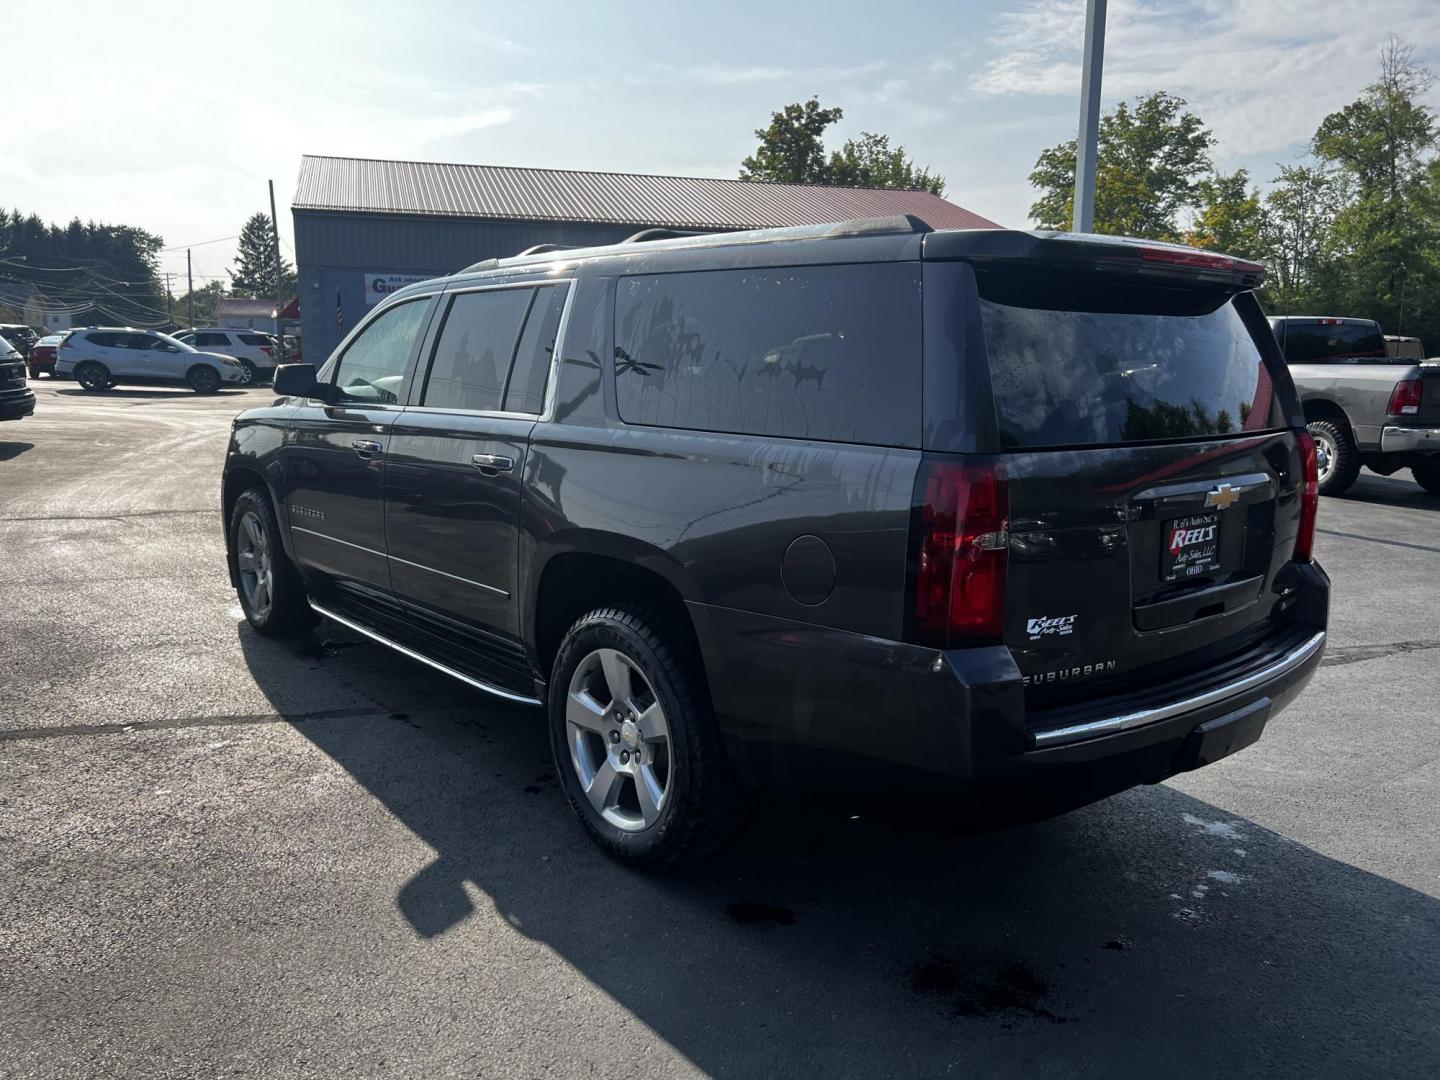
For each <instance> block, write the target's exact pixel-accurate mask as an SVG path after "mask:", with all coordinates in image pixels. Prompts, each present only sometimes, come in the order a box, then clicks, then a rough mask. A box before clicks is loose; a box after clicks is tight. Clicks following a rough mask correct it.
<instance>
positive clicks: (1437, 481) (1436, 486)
mask: <svg viewBox="0 0 1440 1080" xmlns="http://www.w3.org/2000/svg"><path fill="white" fill-rule="evenodd" d="M1410 475H1411V476H1413V477H1415V482H1416V483H1417V484H1419V485H1420V486H1421V487H1422V488H1424V489H1425V490H1426V491H1427V492H1428V493H1429V494H1431V495H1440V461H1432V462H1430V464H1428V465H1412V466H1410Z"/></svg>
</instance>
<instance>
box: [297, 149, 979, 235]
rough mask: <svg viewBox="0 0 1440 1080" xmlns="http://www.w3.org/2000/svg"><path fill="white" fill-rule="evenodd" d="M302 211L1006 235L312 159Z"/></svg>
mask: <svg viewBox="0 0 1440 1080" xmlns="http://www.w3.org/2000/svg"><path fill="white" fill-rule="evenodd" d="M293 208H294V209H296V210H343V211H354V212H360V213H377V214H422V215H427V216H455V217H484V218H512V219H520V220H528V221H568V222H585V223H592V224H613V225H661V226H668V227H670V228H681V229H684V228H690V229H769V228H780V227H784V226H787V225H823V224H827V223H829V222H834V221H846V220H849V219H851V218H865V217H886V216H889V215H891V214H914V215H915V216H916V217H918V218H921V219H922V220H924V221H925V222H926V223H927V224H929V225H930V227H931V228H934V229H994V228H998V227H999V226H998V225H996V224H995V222H993V221H989V220H987V219H986V218H983V217H981V216H980V215H979V214H976V213H973V212H971V211H969V210H966V209H964V208H963V207H960V206H956V205H955V204H954V203H952V202H950V201H949V200H947V199H944V198H942V197H941V196H939V195H932V194H931V193H929V192H928V191H895V190H891V189H883V188H844V187H821V186H816V185H808V184H762V183H756V182H754V181H750V180H722V179H716V178H713V177H701V176H649V175H643V174H638V173H610V172H576V171H571V170H568V169H520V168H513V167H510V166H503V165H443V164H438V163H435V162H427V161H376V160H372V159H368V158H340V157H321V156H316V155H312V154H307V155H305V156H304V157H303V158H302V159H301V162H300V180H299V183H298V184H297V185H296V189H295V199H294V203H293Z"/></svg>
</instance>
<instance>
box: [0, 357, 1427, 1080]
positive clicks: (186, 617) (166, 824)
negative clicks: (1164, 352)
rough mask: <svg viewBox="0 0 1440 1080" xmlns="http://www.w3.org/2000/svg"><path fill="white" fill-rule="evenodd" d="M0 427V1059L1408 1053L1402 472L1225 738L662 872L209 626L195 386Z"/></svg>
mask: <svg viewBox="0 0 1440 1080" xmlns="http://www.w3.org/2000/svg"><path fill="white" fill-rule="evenodd" d="M37 393H38V396H39V399H40V400H39V406H38V409H37V412H36V415H35V416H34V417H33V418H31V419H28V420H25V421H22V422H20V423H14V424H5V425H3V426H0V676H3V679H0V812H3V814H0V911H3V912H4V917H3V919H0V1076H3V1077H32V1076H33V1077H41V1076H116V1077H119V1076H136V1075H145V1076H150V1077H171V1076H174V1077H180V1076H202V1075H203V1076H213V1075H220V1074H224V1075H235V1076H264V1077H288V1076H336V1075H350V1074H361V1075H385V1076H416V1077H421V1076H423V1077H435V1076H480V1075H485V1076H506V1077H509V1076H516V1077H531V1076H552V1075H553V1076H571V1075H598V1076H622V1075H623V1076H629V1077H650V1076H654V1077H672V1076H685V1075H706V1074H708V1075H714V1076H720V1077H736V1078H739V1077H747V1078H748V1077H765V1076H825V1077H838V1076H866V1077H870V1076H875V1077H879V1076H899V1077H910V1076H944V1075H957V1076H997V1077H998V1076H1026V1077H1044V1076H1057V1077H1059V1076H1078V1075H1088V1076H1106V1077H1113V1076H1137V1077H1139V1076H1143V1077H1147V1078H1153V1077H1163V1076H1192V1077H1193V1076H1212V1075H1213V1076H1220V1075H1225V1076H1235V1075H1261V1074H1263V1075H1268V1076H1297V1077H1299V1076H1304V1077H1316V1076H1334V1077H1352V1076H1358V1075H1368V1076H1388V1077H1402V1076H1414V1077H1427V1078H1428V1077H1434V1076H1436V1075H1440V1020H1437V1017H1440V825H1437V818H1440V604H1437V599H1440V585H1437V580H1440V573H1437V571H1440V539H1437V536H1440V532H1437V529H1436V526H1437V525H1440V500H1437V499H1432V498H1428V497H1427V496H1425V495H1424V494H1423V493H1422V492H1421V491H1420V489H1419V488H1418V487H1417V486H1416V485H1414V484H1413V483H1411V482H1410V480H1409V478H1408V474H1401V475H1400V476H1397V477H1395V478H1389V479H1387V478H1381V477H1376V476H1370V475H1366V476H1365V477H1364V478H1362V480H1361V482H1360V483H1359V484H1358V485H1357V486H1356V488H1355V489H1354V490H1353V491H1352V493H1351V495H1350V496H1349V497H1347V498H1345V499H1343V500H1334V499H1331V500H1325V501H1324V502H1323V504H1322V507H1321V517H1320V536H1319V540H1318V556H1319V558H1320V560H1321V561H1322V563H1323V564H1324V566H1325V568H1326V569H1327V570H1328V571H1329V573H1330V574H1331V576H1332V578H1333V579H1334V583H1335V593H1334V596H1335V603H1334V608H1333V610H1332V624H1331V626H1332V635H1331V645H1330V651H1329V654H1328V656H1327V658H1326V662H1325V666H1324V667H1323V668H1322V669H1321V670H1320V672H1319V673H1318V674H1317V676H1316V678H1315V679H1314V681H1313V682H1312V683H1311V685H1310V688H1309V690H1308V691H1307V692H1306V694H1305V695H1304V696H1303V697H1302V698H1301V700H1300V701H1299V703H1298V704H1297V705H1296V706H1295V707H1293V708H1292V709H1290V710H1289V711H1288V712H1286V713H1284V714H1282V715H1281V716H1280V717H1279V718H1277V719H1276V720H1275V721H1274V722H1273V723H1272V724H1271V726H1270V728H1269V730H1268V732H1267V734H1266V737H1265V738H1264V739H1263V740H1262V741H1261V742H1260V743H1259V744H1258V745H1256V746H1254V747H1252V748H1250V749H1248V750H1246V751H1245V752H1243V753H1241V754H1239V755H1237V756H1235V757H1232V758H1229V759H1226V760H1225V761H1223V762H1221V763H1219V764H1218V765H1216V766H1214V767H1212V768H1210V769H1207V770H1203V771H1201V772H1198V773H1194V774H1190V775H1187V776H1185V777H1182V778H1179V779H1177V780H1175V781H1173V782H1170V783H1167V784H1164V785H1160V786H1156V787H1148V788H1143V789H1138V790H1135V791H1131V792H1128V793H1126V794H1124V795H1122V796H1119V797H1117V798H1114V799H1112V800H1109V801H1108V802H1106V803H1103V804H1101V805H1098V806H1093V807H1089V808H1086V809H1084V810H1081V811H1078V812H1075V813H1072V814H1070V815H1067V816H1065V817H1062V818H1059V819H1056V820H1051V821H1047V822H1043V823H1040V824H1035V825H1028V826H1024V827H1018V828H1011V829H1006V830H1004V831H998V832H995V831H992V832H981V833H978V834H968V835H967V834H965V833H964V832H957V831H954V830H945V829H939V828H935V827H925V826H924V825H922V824H920V823H916V824H915V825H914V827H910V828H898V827H897V826H896V825H895V823H893V822H884V823H875V822H871V821H869V820H867V819H864V818H862V819H861V820H858V821H846V820H839V821H835V822H804V823H796V822H779V821H775V820H762V821H759V822H757V823H755V824H753V825H752V826H751V827H750V829H749V830H748V831H747V832H746V833H745V835H744V836H743V837H742V838H741V839H740V841H739V842H737V843H736V844H735V845H734V846H733V847H732V848H731V849H730V850H729V851H727V852H726V853H725V854H723V855H722V856H721V857H720V858H718V859H717V860H715V861H713V862H711V863H709V864H706V865H705V866H703V867H700V868H698V869H695V870H691V871H688V872H686V873H683V874H680V875H672V876H668V877H650V876H644V875H641V874H637V873H633V872H629V871H626V870H623V869H620V868H618V867H616V866H615V865H613V864H611V863H609V862H608V861H606V860H605V859H604V858H603V857H602V856H601V855H600V854H598V853H597V852H596V851H595V850H594V849H593V848H592V847H591V846H590V844H589V843H588V842H587V841H586V840H585V838H584V837H583V835H582V834H581V832H580V829H579V828H578V827H577V825H576V824H575V823H574V822H573V821H572V820H571V818H570V814H569V811H568V809H567V808H566V807H565V805H564V802H563V798H562V796H561V794H560V792H559V789H558V787H557V785H556V783H555V778H554V776H553V774H552V772H551V769H550V762H549V759H548V751H547V747H546V741H545V737H544V732H543V730H542V726H541V721H540V717H539V714H538V713H534V712H532V711H530V710H526V709H522V708H517V707H509V706H505V705H502V704H499V703H496V702H494V701H492V700H490V699H488V698H485V697H483V696H481V695H478V694H475V693H472V692H470V691H469V690H467V689H466V688H464V687H462V686H459V685H458V684H454V683H452V682H450V681H448V680H446V679H445V678H444V677H443V676H440V675H438V674H434V673H432V672H430V671H429V670H428V669H425V668H423V667H421V666H419V665H416V664H413V663H411V662H409V661H407V660H405V659H403V658H401V657H398V656H396V655H394V654H392V653H389V652H388V651H386V650H384V649H382V648H381V647H379V646H376V645H372V644H369V643H367V642H364V641H362V640H360V639H358V638H357V637H356V636H355V635H353V634H350V633H348V632H342V631H340V630H339V629H338V628H336V627H333V626H330V625H328V624H327V625H322V626H321V627H320V629H319V630H318V632H317V633H316V635H315V636H314V638H313V639H312V640H308V641H302V642H299V643H276V642H272V641H268V640H264V639H261V638H259V637H257V636H256V635H254V634H253V633H251V632H250V631H249V630H248V628H247V626H246V624H245V623H244V621H243V619H242V618H241V617H240V613H239V608H238V606H237V605H236V603H235V598H234V595H233V593H231V591H230V589H229V585H228V582H227V580H226V577H225V572H224V568H223V541H222V537H221V527H220V521H219V512H218V509H217V506H216V503H217V487H218V481H219V471H220V464H221V459H222V456H223V449H224V445H225V438H226V434H227V431H228V423H229V418H230V416H231V415H232V414H233V413H234V412H236V411H238V410H239V409H241V408H244V407H246V406H247V405H249V404H252V403H257V402H261V401H265V400H267V399H268V395H267V394H266V392H265V391H263V390H258V389H257V390H248V391H240V392H231V393H225V394H222V395H219V396H217V397H213V398H200V397H197V396H195V395H193V394H191V393H189V392H188V391H169V390H153V391H137V390H119V391H113V392H110V393H107V394H104V395H100V396H89V395H84V394H83V393H82V392H80V391H79V390H78V389H77V388H76V387H75V386H74V384H67V383H59V384H54V383H51V382H49V381H42V382H40V383H39V384H38V387H37Z"/></svg>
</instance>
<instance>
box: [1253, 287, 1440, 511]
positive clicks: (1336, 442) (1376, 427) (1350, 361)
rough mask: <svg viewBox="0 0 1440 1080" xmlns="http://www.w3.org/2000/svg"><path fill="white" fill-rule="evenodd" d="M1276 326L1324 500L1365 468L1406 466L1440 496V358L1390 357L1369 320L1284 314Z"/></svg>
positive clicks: (1273, 320)
mask: <svg viewBox="0 0 1440 1080" xmlns="http://www.w3.org/2000/svg"><path fill="white" fill-rule="evenodd" d="M1270 329H1272V330H1273V331H1274V332H1275V340H1276V341H1278V342H1279V343H1280V348H1281V350H1282V351H1283V352H1284V353H1285V361H1286V364H1287V365H1288V366H1289V368H1290V376H1291V378H1293V379H1294V380H1295V389H1296V390H1298V391H1299V392H1300V401H1301V404H1303V405H1304V407H1305V420H1306V422H1307V424H1308V426H1309V428H1310V433H1311V434H1312V435H1314V436H1315V449H1316V453H1317V457H1318V458H1319V466H1320V493H1321V494H1322V495H1340V494H1342V493H1344V491H1345V490H1346V489H1347V488H1348V487H1350V485H1351V484H1353V483H1354V482H1355V477H1356V476H1358V475H1359V473H1360V466H1362V465H1364V466H1365V467H1367V468H1369V469H1371V470H1372V471H1374V472H1377V473H1381V474H1383V475H1385V476H1389V475H1390V474H1391V473H1393V472H1395V471H1396V470H1397V469H1406V468H1408V469H1409V470H1410V472H1411V475H1413V476H1414V477H1415V482H1416V483H1418V484H1419V485H1420V486H1421V487H1422V488H1424V489H1425V490H1426V491H1427V492H1429V493H1430V494H1431V495H1440V359H1437V360H1422V361H1419V362H1417V361H1415V360H1411V359H1403V358H1398V357H1395V358H1392V357H1388V356H1387V355H1386V350H1385V339H1384V337H1383V336H1382V335H1381V333H1380V324H1379V323H1377V322H1374V321H1373V320H1371V319H1336V318H1322V317H1317V316H1297V315H1285V316H1277V317H1274V318H1271V320H1270Z"/></svg>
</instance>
